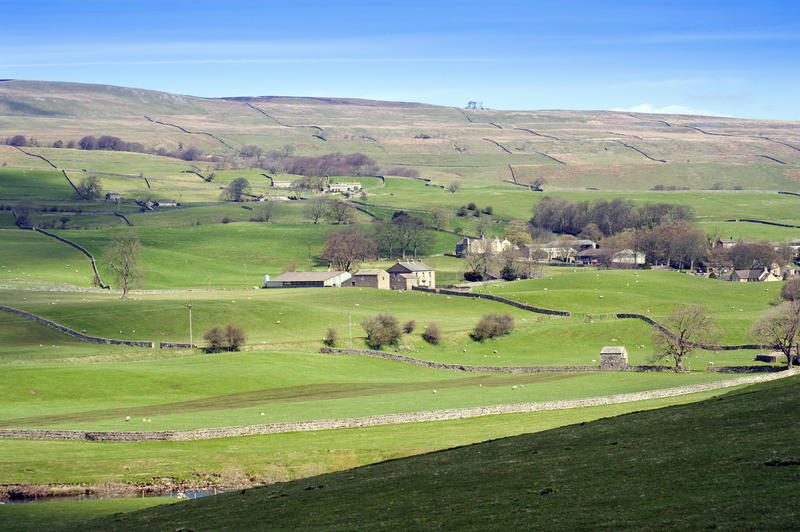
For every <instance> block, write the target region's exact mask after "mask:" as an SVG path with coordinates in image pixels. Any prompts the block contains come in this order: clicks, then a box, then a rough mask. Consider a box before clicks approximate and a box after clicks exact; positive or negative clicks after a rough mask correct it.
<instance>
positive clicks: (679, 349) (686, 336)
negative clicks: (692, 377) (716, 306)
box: [653, 304, 716, 371]
mask: <svg viewBox="0 0 800 532" xmlns="http://www.w3.org/2000/svg"><path fill="white" fill-rule="evenodd" d="M663 325H664V326H665V327H666V328H667V329H668V330H663V329H661V328H659V327H655V328H653V342H654V343H655V345H656V353H655V354H654V355H653V362H658V361H660V360H663V359H665V358H671V359H672V360H673V361H674V362H675V371H684V368H683V362H684V360H686V358H688V357H689V356H690V355H691V353H692V352H693V351H694V350H695V349H697V348H698V344H709V343H712V342H713V340H714V338H715V337H716V327H715V326H714V319H713V318H712V317H711V315H710V314H709V313H708V311H707V310H706V308H705V307H704V306H703V305H701V304H695V305H678V306H677V307H675V309H674V310H673V311H672V314H670V315H669V317H668V318H667V319H666V321H665V322H664V324H663Z"/></svg>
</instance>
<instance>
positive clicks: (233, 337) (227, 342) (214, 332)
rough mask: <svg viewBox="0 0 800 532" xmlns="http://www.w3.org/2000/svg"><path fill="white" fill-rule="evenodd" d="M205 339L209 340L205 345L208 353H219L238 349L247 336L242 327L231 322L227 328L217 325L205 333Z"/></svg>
mask: <svg viewBox="0 0 800 532" xmlns="http://www.w3.org/2000/svg"><path fill="white" fill-rule="evenodd" d="M203 339H204V340H205V341H206V342H207V345H206V347H205V351H206V352H207V353H219V352H220V351H238V350H239V348H240V347H241V345H242V344H244V342H245V340H246V339H247V337H246V336H245V333H244V330H243V329H242V328H241V327H239V326H238V325H233V324H232V323H229V324H228V325H226V326H225V328H222V327H220V326H219V325H215V326H214V327H212V328H211V329H209V330H207V331H206V332H205V333H204V334H203Z"/></svg>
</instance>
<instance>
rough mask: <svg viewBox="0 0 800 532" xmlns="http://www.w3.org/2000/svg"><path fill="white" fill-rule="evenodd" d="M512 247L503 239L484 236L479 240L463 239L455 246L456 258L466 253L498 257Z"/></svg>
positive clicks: (512, 245)
mask: <svg viewBox="0 0 800 532" xmlns="http://www.w3.org/2000/svg"><path fill="white" fill-rule="evenodd" d="M512 247H514V244H512V243H511V242H510V241H509V240H507V239H505V238H504V239H502V240H500V239H499V238H497V237H494V238H486V237H485V236H484V237H481V238H480V239H477V238H469V237H464V238H462V239H461V241H460V242H459V243H458V244H456V257H463V256H464V255H465V254H467V253H484V252H486V251H488V252H490V253H491V254H492V255H498V254H500V253H502V252H503V251H505V250H507V249H510V248H512Z"/></svg>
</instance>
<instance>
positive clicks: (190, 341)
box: [186, 301, 194, 345]
mask: <svg viewBox="0 0 800 532" xmlns="http://www.w3.org/2000/svg"><path fill="white" fill-rule="evenodd" d="M186 308H188V309H189V345H194V341H193V339H192V303H191V301H189V302H187V303H186Z"/></svg>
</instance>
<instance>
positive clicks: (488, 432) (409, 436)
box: [0, 391, 724, 518]
mask: <svg viewBox="0 0 800 532" xmlns="http://www.w3.org/2000/svg"><path fill="white" fill-rule="evenodd" d="M721 393H724V392H720V391H714V392H702V393H695V394H689V395H684V396H678V397H670V398H665V399H651V400H646V401H637V402H634V403H623V404H617V405H604V406H593V407H586V408H576V409H567V410H553V411H543V412H532V413H524V414H504V415H498V416H486V417H478V418H469V419H459V420H450V421H436V422H424V423H412V424H400V425H383V426H377V427H366V428H359V429H339V430H322V431H314V432H296V433H282V434H270V435H263V436H248V437H236V438H220V439H213V440H199V441H192V442H159V441H155V442H141V443H135V444H131V443H118V442H102V443H100V442H86V441H36V440H13V439H6V440H0V456H1V457H2V458H3V460H2V461H0V476H1V477H2V478H3V479H4V482H8V483H28V484H43V483H63V484H76V483H87V484H103V483H106V482H130V483H141V482H147V481H149V480H151V479H153V478H154V477H162V476H166V477H171V478H174V479H176V480H192V479H194V480H198V479H207V480H210V481H211V482H215V480H214V477H213V476H212V475H215V474H216V475H219V477H217V479H216V482H218V483H223V482H226V481H230V480H236V479H239V478H248V477H253V478H255V479H256V481H257V482H263V483H272V482H282V481H287V480H292V479H296V478H304V477H308V476H311V475H316V474H321V473H327V472H331V471H340V470H343V469H348V468H352V467H357V466H362V465H366V464H369V463H375V462H379V461H381V460H387V459H392V458H399V457H403V456H410V455H415V454H420V453H425V452H430V451H434V450H438V449H445V448H449V447H454V446H457V445H468V444H471V443H476V442H479V441H484V440H489V439H495V438H501V437H506V436H515V435H518V434H523V433H527V432H538V431H542V430H547V429H551V428H554V427H560V426H564V425H569V424H573V423H583V422H586V421H591V420H594V419H600V418H603V417H609V416H616V415H620V414H624V413H628V412H633V411H641V410H649V409H653V408H662V407H665V406H669V405H675V404H685V403H689V402H694V401H699V400H702V399H705V398H709V397H714V396H717V395H720V394H721ZM71 504H75V505H76V506H77V505H80V501H79V502H76V503H71ZM9 506H10V505H7V506H0V516H3V517H6V518H9V517H8V516H9V515H10V516H14V515H19V514H15V512H19V513H20V514H24V512H25V510H21V509H14V508H9Z"/></svg>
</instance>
